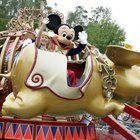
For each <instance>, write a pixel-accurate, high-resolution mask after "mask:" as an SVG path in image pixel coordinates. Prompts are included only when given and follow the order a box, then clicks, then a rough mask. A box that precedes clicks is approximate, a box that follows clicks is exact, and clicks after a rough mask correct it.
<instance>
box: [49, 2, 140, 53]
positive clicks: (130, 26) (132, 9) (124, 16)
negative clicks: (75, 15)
mask: <svg viewBox="0 0 140 140" xmlns="http://www.w3.org/2000/svg"><path fill="white" fill-rule="evenodd" d="M47 2H48V4H49V6H51V7H53V8H54V9H57V10H59V11H60V12H62V13H63V14H64V16H65V17H66V16H67V13H68V12H69V11H74V10H75V7H76V6H83V7H84V9H85V10H87V11H88V12H90V10H91V7H93V9H95V8H96V7H98V6H103V7H105V8H106V7H107V8H111V10H112V11H111V14H112V16H111V17H112V19H113V20H115V21H116V22H117V24H118V25H119V26H120V27H121V28H123V29H124V30H125V32H126V40H125V41H126V42H128V43H130V44H132V45H133V46H134V47H135V48H136V49H137V50H139V51H140V0H47ZM55 3H56V4H57V6H56V5H55Z"/></svg>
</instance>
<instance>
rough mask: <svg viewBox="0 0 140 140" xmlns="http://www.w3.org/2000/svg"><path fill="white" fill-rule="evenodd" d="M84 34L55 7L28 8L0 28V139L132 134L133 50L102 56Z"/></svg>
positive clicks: (136, 116) (87, 139) (138, 83)
mask: <svg viewBox="0 0 140 140" xmlns="http://www.w3.org/2000/svg"><path fill="white" fill-rule="evenodd" d="M35 14H36V15H35ZM38 15H39V16H38ZM37 20H38V27H37V28H35V27H34V22H35V21H37ZM87 38H88V35H87V33H86V32H85V31H84V29H83V28H82V26H80V25H76V26H74V27H71V26H70V25H68V24H66V23H65V22H64V15H63V14H62V13H60V12H59V11H56V10H50V11H48V12H47V13H44V12H43V11H42V9H40V10H36V9H34V7H33V8H31V9H29V8H22V9H19V10H18V12H17V15H16V16H15V17H14V18H12V19H11V20H10V21H9V22H8V23H7V30H5V31H0V41H1V46H0V109H1V116H0V138H1V139H10V140H11V139H13V140H15V139H28V140H45V139H46V140H54V139H56V140H109V139H110V140H111V139H112V140H113V139H114V140H119V139H120V140H126V139H129V140H138V139H139V133H140V129H139V128H140V127H139V126H140V123H139V122H140V121H139V120H140V106H139V105H138V104H137V103H136V100H137V98H139V95H140V68H139V65H140V52H138V51H136V50H135V49H134V48H133V47H132V46H131V45H129V44H124V46H118V45H109V46H108V47H107V48H106V52H105V54H102V53H100V51H99V49H97V48H96V47H95V46H94V45H91V44H90V43H89V42H88V41H87ZM120 56H121V57H122V58H123V59H120ZM130 121H131V122H130ZM130 125H131V126H130ZM136 128H137V129H136Z"/></svg>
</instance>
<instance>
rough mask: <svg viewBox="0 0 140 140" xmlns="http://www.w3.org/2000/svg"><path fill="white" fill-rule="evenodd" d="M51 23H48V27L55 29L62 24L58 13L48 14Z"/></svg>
mask: <svg viewBox="0 0 140 140" xmlns="http://www.w3.org/2000/svg"><path fill="white" fill-rule="evenodd" d="M48 18H49V23H48V24H47V25H46V26H47V28H48V29H50V30H54V29H55V28H56V27H57V26H59V25H60V24H61V18H60V17H59V16H58V15H56V14H51V15H49V16H48Z"/></svg>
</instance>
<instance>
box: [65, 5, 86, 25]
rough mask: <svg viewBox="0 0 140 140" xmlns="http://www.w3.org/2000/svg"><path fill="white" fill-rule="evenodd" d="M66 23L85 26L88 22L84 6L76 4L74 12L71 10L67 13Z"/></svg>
mask: <svg viewBox="0 0 140 140" xmlns="http://www.w3.org/2000/svg"><path fill="white" fill-rule="evenodd" d="M66 23H68V24H70V25H72V26H74V25H81V26H83V27H84V26H86V24H87V23H88V12H87V11H86V10H84V7H82V6H77V7H76V8H75V11H74V12H72V11H71V12H69V13H68V16H67V20H66Z"/></svg>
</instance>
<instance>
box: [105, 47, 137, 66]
mask: <svg viewBox="0 0 140 140" xmlns="http://www.w3.org/2000/svg"><path fill="white" fill-rule="evenodd" d="M105 54H106V56H107V57H108V58H109V59H110V60H111V61H113V62H114V64H115V65H118V66H128V67H131V66H133V65H140V52H138V51H134V50H131V49H127V48H125V47H122V46H117V45H109V46H107V49H106V52H105ZM120 57H121V58H122V59H120Z"/></svg>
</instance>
